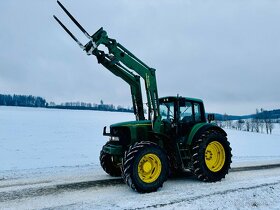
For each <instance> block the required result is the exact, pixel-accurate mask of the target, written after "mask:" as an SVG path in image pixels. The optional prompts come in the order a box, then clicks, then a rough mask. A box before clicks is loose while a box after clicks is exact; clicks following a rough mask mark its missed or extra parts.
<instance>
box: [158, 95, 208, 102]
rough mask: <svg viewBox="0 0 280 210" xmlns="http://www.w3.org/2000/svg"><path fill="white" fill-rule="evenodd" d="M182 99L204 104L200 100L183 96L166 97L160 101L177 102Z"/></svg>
mask: <svg viewBox="0 0 280 210" xmlns="http://www.w3.org/2000/svg"><path fill="white" fill-rule="evenodd" d="M178 98H179V99H180V98H184V99H186V100H187V101H194V102H200V103H203V101H202V100H201V99H198V98H189V97H182V96H178V97H177V96H166V97H161V98H159V101H175V100H177V99H178Z"/></svg>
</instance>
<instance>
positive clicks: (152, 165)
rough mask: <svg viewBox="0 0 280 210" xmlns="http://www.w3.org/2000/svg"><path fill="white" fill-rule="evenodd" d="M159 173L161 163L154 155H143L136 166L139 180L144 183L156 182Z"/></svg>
mask: <svg viewBox="0 0 280 210" xmlns="http://www.w3.org/2000/svg"><path fill="white" fill-rule="evenodd" d="M160 173H161V161H160V159H159V157H158V156H157V155H155V154H146V155H144V156H143V157H142V158H141V160H140V161H139V164H138V175H139V178H140V179H141V180H142V181H143V182H145V183H152V182H154V181H156V180H157V178H158V177H159V175H160Z"/></svg>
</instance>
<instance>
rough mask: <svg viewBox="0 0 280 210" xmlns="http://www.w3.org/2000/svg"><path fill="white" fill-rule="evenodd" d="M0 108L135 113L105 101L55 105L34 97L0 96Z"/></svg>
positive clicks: (130, 109)
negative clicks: (14, 107)
mask: <svg viewBox="0 0 280 210" xmlns="http://www.w3.org/2000/svg"><path fill="white" fill-rule="evenodd" d="M0 106H23V107H45V108H53V109H76V110H100V111H112V112H133V109H132V108H124V107H122V106H117V107H115V106H114V105H113V104H104V102H103V100H101V101H100V104H95V103H85V102H66V103H61V104H55V103H54V102H50V103H48V102H47V101H46V99H44V98H42V97H39V96H32V95H7V94H6V95H3V94H0Z"/></svg>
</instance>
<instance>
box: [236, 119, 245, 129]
mask: <svg viewBox="0 0 280 210" xmlns="http://www.w3.org/2000/svg"><path fill="white" fill-rule="evenodd" d="M244 124H245V121H244V120H241V119H240V120H237V121H236V129H237V130H240V131H241V130H243V127H244Z"/></svg>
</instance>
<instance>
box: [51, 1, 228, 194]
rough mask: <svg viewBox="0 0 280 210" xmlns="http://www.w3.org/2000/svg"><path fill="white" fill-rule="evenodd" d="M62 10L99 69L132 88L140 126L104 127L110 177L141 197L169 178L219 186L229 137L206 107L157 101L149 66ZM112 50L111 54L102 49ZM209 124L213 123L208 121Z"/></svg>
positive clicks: (103, 156) (103, 155)
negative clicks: (190, 177)
mask: <svg viewBox="0 0 280 210" xmlns="http://www.w3.org/2000/svg"><path fill="white" fill-rule="evenodd" d="M58 4H59V6H60V7H61V8H62V9H63V10H64V11H65V12H66V14H67V15H68V16H69V18H70V19H71V20H72V21H73V22H74V23H75V24H76V25H77V26H78V28H79V29H80V30H81V31H82V32H83V33H84V35H85V36H86V37H87V38H88V39H89V42H88V43H86V44H85V45H83V44H82V43H81V42H80V41H79V40H78V39H77V38H76V37H75V36H74V35H73V34H72V33H71V32H70V31H69V30H68V29H67V28H66V27H65V25H64V24H63V23H62V22H61V21H60V20H59V19H58V18H57V17H56V16H54V18H55V19H56V20H57V22H58V23H59V24H60V25H61V26H62V27H63V28H64V30H65V31H66V32H67V33H68V34H69V35H70V36H71V37H72V38H73V39H74V40H75V41H76V43H77V44H78V45H79V46H80V47H81V48H82V49H83V50H84V51H85V52H86V53H87V54H88V55H94V56H95V57H96V58H97V61H98V63H100V64H101V65H103V66H104V67H105V68H106V69H108V70H109V71H110V72H112V73H113V74H114V75H116V76H118V77H120V78H121V79H123V80H124V81H125V82H126V83H128V85H129V86H130V90H131V96H132V104H133V109H134V114H135V118H136V119H135V121H130V122H120V123H116V124H113V125H111V126H110V128H109V129H107V128H106V127H104V130H103V135H105V136H108V137H109V141H108V142H107V143H106V144H105V145H104V146H103V148H102V150H101V152H100V163H101V166H102V168H103V169H104V171H105V172H106V173H108V174H109V175H111V176H122V177H123V179H124V181H125V183H127V184H128V186H130V187H131V188H132V189H134V190H136V191H138V192H153V191H156V190H157V189H158V188H160V187H162V185H163V183H164V182H165V181H166V180H167V178H168V177H169V176H173V175H176V174H179V173H182V172H184V171H190V172H192V173H193V174H194V175H195V176H196V177H197V178H198V179H199V180H201V181H205V182H216V181H220V180H221V179H222V178H224V177H225V175H226V174H227V173H228V171H229V169H230V164H231V157H232V154H231V147H230V143H229V142H228V140H227V134H226V132H225V131H224V130H223V129H221V128H220V127H218V126H217V125H216V124H214V123H211V120H213V115H208V119H206V114H205V110H204V104H203V101H202V100H200V99H195V98H188V97H181V96H178V95H177V96H168V97H161V98H159V97H158V90H157V84H156V74H155V72H156V70H155V69H153V68H151V67H149V66H147V65H146V64H145V63H144V62H143V61H141V60H140V59H139V58H137V57H136V56H135V55H133V54H132V53H131V52H130V51H129V50H127V49H126V48H125V47H123V46H122V45H121V44H120V43H118V42H117V41H116V40H115V39H112V38H109V37H108V35H107V32H106V31H105V30H104V29H103V28H100V29H99V30H98V31H96V32H95V33H94V34H93V35H89V34H88V33H87V32H86V30H85V29H84V28H83V27H82V26H81V25H80V24H79V23H78V22H77V20H76V19H75V18H74V17H73V16H72V15H71V14H70V13H69V12H68V11H67V10H66V8H65V7H64V6H63V5H62V4H61V3H60V2H59V1H58ZM101 45H103V47H105V48H107V50H108V52H104V51H102V50H100V49H99V46H101ZM140 79H142V80H143V81H144V84H145V92H146V98H147V107H148V113H147V117H146V118H145V114H144V105H143V98H142V93H141V83H140ZM207 120H208V121H207Z"/></svg>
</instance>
